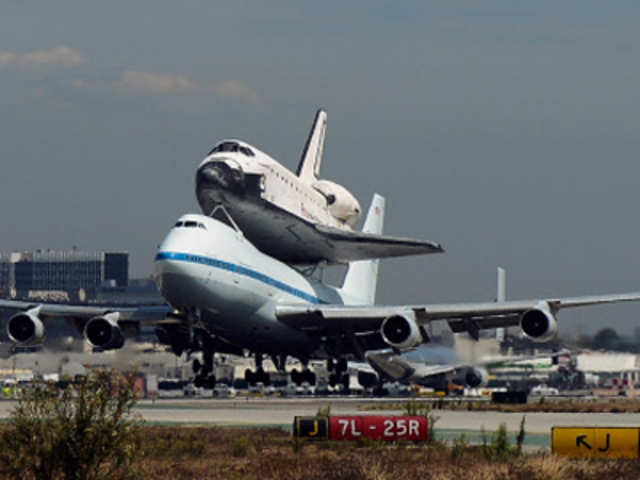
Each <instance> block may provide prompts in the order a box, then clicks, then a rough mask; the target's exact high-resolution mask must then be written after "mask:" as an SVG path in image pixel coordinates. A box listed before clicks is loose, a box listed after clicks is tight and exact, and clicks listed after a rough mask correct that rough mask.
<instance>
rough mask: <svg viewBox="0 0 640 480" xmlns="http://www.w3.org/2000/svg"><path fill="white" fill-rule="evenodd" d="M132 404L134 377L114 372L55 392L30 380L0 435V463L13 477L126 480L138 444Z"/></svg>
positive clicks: (95, 373)
mask: <svg viewBox="0 0 640 480" xmlns="http://www.w3.org/2000/svg"><path fill="white" fill-rule="evenodd" d="M135 403H136V391H135V388H134V377H133V376H125V377H123V376H122V375H120V374H119V373H117V372H116V371H113V370H102V371H93V372H91V373H90V374H89V375H88V376H87V377H86V378H84V379H82V380H81V381H80V382H77V383H69V385H68V386H67V388H65V389H64V390H63V391H62V392H60V393H58V392H57V391H56V388H55V385H52V384H47V383H45V382H35V383H34V384H33V386H32V387H31V388H28V389H25V390H24V391H23V392H21V394H20V396H19V398H18V404H17V406H16V407H15V408H14V410H13V411H12V412H11V414H10V417H9V421H8V428H6V429H5V430H3V431H2V432H1V433H0V461H2V463H3V464H4V465H5V467H6V468H7V470H8V471H9V473H10V475H11V476H12V477H13V478H17V479H22V478H24V477H33V478H36V479H43V480H44V479H47V480H48V479H55V478H66V479H83V480H85V479H86V480H93V479H103V478H105V479H106V478H109V479H112V478H126V477H128V476H131V475H132V473H131V464H132V462H133V460H134V457H135V455H136V453H137V452H138V451H139V448H140V444H141V441H140V440H141V439H140V434H139V429H138V428H136V427H137V422H136V420H135V419H134V418H132V416H131V415H130V412H131V409H132V408H133V406H134V405H135Z"/></svg>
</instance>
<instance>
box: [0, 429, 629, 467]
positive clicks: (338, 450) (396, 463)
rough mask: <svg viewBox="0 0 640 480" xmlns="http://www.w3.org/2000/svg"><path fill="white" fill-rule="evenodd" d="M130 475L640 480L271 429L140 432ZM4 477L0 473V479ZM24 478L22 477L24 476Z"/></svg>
mask: <svg viewBox="0 0 640 480" xmlns="http://www.w3.org/2000/svg"><path fill="white" fill-rule="evenodd" d="M142 428H143V437H144V442H143V450H142V451H141V452H140V454H139V456H138V461H137V464H136V465H135V467H136V470H137V471H138V472H139V476H140V477H141V478H151V479H159V480H164V479H167V480H168V479H238V480H240V479H243V480H244V479H247V480H252V479H255V480H270V479H274V480H275V479H282V480H294V479H305V480H316V479H317V480H320V479H322V480H324V479H338V480H340V479H344V480H365V479H367V480H399V479H405V478H417V479H420V480H428V479H442V480H444V479H456V478H457V479H465V480H490V479H498V480H506V479H522V480H555V479H558V480H568V479H574V478H575V479H580V480H590V479H598V480H601V479H603V478H607V479H626V478H640V462H636V461H628V460H627V461H624V460H617V461H614V460H610V461H602V460H600V461H596V460H590V461H589V460H570V459H566V458H561V457H553V456H551V455H550V454H534V455H525V456H521V457H515V458H510V459H506V460H502V461H497V460H493V461H490V460H487V458H486V457H485V456H484V455H483V453H482V449H481V447H478V446H466V445H465V446H464V447H463V448H458V450H457V451H456V453H455V454H453V449H452V448H450V447H448V446H446V445H443V444H441V443H438V442H436V443H432V444H425V445H414V444H411V443H399V444H395V445H383V444H380V443H375V442H365V443H336V442H328V443H302V442H301V443H298V444H297V445H296V443H295V442H294V441H293V440H292V439H291V437H290V434H289V433H287V432H284V431H281V430H277V429H247V430H243V429H231V428H211V427H142ZM5 478H9V477H8V476H7V475H6V473H5V472H4V471H2V469H0V479H5ZM24 480H27V479H26V478H25V479H24Z"/></svg>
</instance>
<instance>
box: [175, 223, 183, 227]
mask: <svg viewBox="0 0 640 480" xmlns="http://www.w3.org/2000/svg"><path fill="white" fill-rule="evenodd" d="M174 226H175V227H181V226H182V222H178V223H176V224H175V225H174Z"/></svg>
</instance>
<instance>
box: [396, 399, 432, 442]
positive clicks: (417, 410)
mask: <svg viewBox="0 0 640 480" xmlns="http://www.w3.org/2000/svg"><path fill="white" fill-rule="evenodd" d="M403 408H404V414H405V415H409V416H423V417H426V418H427V422H428V424H429V438H428V440H429V441H430V442H432V441H434V440H435V432H436V429H435V425H436V422H437V421H438V420H440V417H439V416H438V415H435V414H434V413H433V411H432V409H431V404H430V403H427V402H418V401H416V400H408V401H406V402H405V403H404V405H403Z"/></svg>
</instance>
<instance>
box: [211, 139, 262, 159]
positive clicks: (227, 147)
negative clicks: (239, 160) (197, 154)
mask: <svg viewBox="0 0 640 480" xmlns="http://www.w3.org/2000/svg"><path fill="white" fill-rule="evenodd" d="M219 152H241V153H243V154H244V155H246V156H247V157H255V156H256V155H255V153H253V150H251V149H250V148H247V147H243V146H241V145H239V144H238V143H236V142H222V143H219V144H218V145H216V146H215V147H213V148H212V149H211V151H210V152H209V153H207V157H208V156H209V155H212V154H214V153H219Z"/></svg>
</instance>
